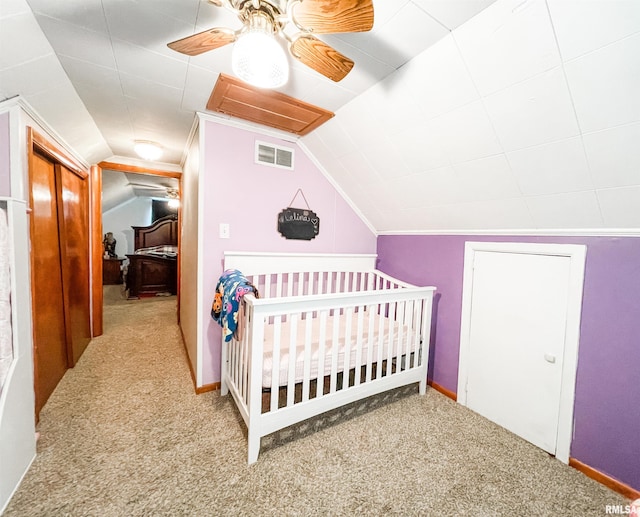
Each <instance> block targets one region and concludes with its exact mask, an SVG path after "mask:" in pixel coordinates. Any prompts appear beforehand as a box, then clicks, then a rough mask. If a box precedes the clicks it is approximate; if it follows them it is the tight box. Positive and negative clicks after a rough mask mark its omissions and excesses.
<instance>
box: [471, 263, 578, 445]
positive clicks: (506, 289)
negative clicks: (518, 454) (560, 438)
mask: <svg viewBox="0 0 640 517" xmlns="http://www.w3.org/2000/svg"><path fill="white" fill-rule="evenodd" d="M570 266H571V259H570V258H569V257H567V256H554V255H542V254H527V253H496V252H490V251H476V252H475V254H474V259H473V274H472V294H471V314H470V325H469V345H468V371H467V382H466V401H467V406H468V407H469V408H471V409H473V410H474V411H476V412H478V413H480V414H481V415H483V416H485V417H486V418H489V419H490V420H492V421H494V422H496V423H497V424H499V425H501V426H503V427H505V428H507V429H509V430H510V431H512V432H514V433H516V434H517V435H519V436H521V437H523V438H524V439H526V440H528V441H530V442H531V443H533V444H535V445H536V446H538V447H540V448H542V449H544V450H545V451H547V452H549V453H551V454H555V453H556V443H557V435H558V420H559V408H560V396H561V385H562V372H563V356H564V347H565V331H566V322H567V303H568V294H569V285H570V281H569V275H570Z"/></svg>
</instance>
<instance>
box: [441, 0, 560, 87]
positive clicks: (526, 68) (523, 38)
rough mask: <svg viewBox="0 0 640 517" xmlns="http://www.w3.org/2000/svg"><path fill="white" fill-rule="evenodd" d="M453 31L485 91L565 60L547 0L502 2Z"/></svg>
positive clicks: (530, 75)
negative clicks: (560, 53) (554, 30)
mask: <svg viewBox="0 0 640 517" xmlns="http://www.w3.org/2000/svg"><path fill="white" fill-rule="evenodd" d="M453 35H454V38H455V40H456V42H457V44H458V46H459V48H460V52H461V54H462V57H463V58H464V60H465V62H466V64H467V66H468V67H469V71H470V72H471V76H472V77H473V80H474V82H475V84H476V86H477V87H478V90H479V91H480V93H481V94H482V95H488V94H490V93H493V92H496V91H498V90H501V89H502V88H505V87H506V86H509V85H512V84H515V83H517V82H519V81H522V80H524V79H527V78H529V77H532V76H534V75H536V74H539V73H540V72H544V71H546V70H550V69H551V68H554V67H557V66H558V65H559V64H560V55H559V54H558V49H557V46H556V41H555V37H554V34H553V28H552V26H551V21H550V19H549V13H548V11H547V6H546V3H545V1H544V0H525V1H524V2H523V1H522V0H504V1H500V2H496V3H494V4H493V5H491V6H489V7H488V8H487V9H485V10H484V11H483V12H481V13H480V14H479V15H477V16H476V17H475V18H473V19H471V20H470V21H469V22H467V23H465V24H464V25H462V26H461V27H459V28H458V29H456V30H455V31H454V33H453Z"/></svg>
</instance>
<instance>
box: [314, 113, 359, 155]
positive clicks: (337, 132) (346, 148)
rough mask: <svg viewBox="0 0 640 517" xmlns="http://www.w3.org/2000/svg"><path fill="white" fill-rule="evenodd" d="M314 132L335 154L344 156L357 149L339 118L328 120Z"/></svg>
mask: <svg viewBox="0 0 640 517" xmlns="http://www.w3.org/2000/svg"><path fill="white" fill-rule="evenodd" d="M313 134H315V135H317V136H318V137H319V138H320V140H321V141H322V142H323V143H324V145H325V146H326V148H327V149H328V150H329V151H330V152H331V154H332V155H333V156H337V157H340V156H344V155H345V154H347V153H350V152H353V151H355V150H356V146H355V144H354V142H353V140H351V138H350V137H349V134H348V133H347V132H346V131H345V130H344V128H343V126H342V124H341V123H340V120H339V119H338V118H335V117H334V118H332V119H331V120H328V121H327V122H325V123H324V124H322V125H321V126H320V127H319V128H318V129H316V130H315V131H314V132H313Z"/></svg>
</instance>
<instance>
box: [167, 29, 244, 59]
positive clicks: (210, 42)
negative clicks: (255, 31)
mask: <svg viewBox="0 0 640 517" xmlns="http://www.w3.org/2000/svg"><path fill="white" fill-rule="evenodd" d="M235 40H236V33H235V31H232V30H231V29H224V28H217V29H209V30H206V31H203V32H199V33H198V34H193V35H192V36H187V37H186V38H182V39H179V40H176V41H174V42H172V43H169V44H168V45H167V47H169V48H170V49H172V50H175V51H176V52H180V53H181V54H186V55H188V56H197V55H199V54H202V53H203V52H207V51H208V50H214V49H216V48H220V47H223V46H224V45H227V44H229V43H233V42H234V41H235Z"/></svg>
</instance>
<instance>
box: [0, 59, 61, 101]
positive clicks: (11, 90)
mask: <svg viewBox="0 0 640 517" xmlns="http://www.w3.org/2000/svg"><path fill="white" fill-rule="evenodd" d="M0 84H1V85H2V90H3V91H4V92H6V95H7V96H9V97H13V96H15V95H18V94H20V95H26V96H28V95H34V94H37V93H40V92H43V91H46V90H47V89H49V88H52V87H57V86H59V85H61V84H65V85H67V86H68V87H69V88H72V86H71V83H70V82H69V78H68V77H67V74H66V73H65V71H64V69H63V68H62V66H61V65H60V61H58V58H57V57H56V55H55V54H47V55H45V56H43V57H41V58H37V59H34V60H32V61H28V62H26V63H22V64H21V65H17V66H14V67H12V68H8V69H5V70H2V71H0ZM25 85H26V86H25Z"/></svg>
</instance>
